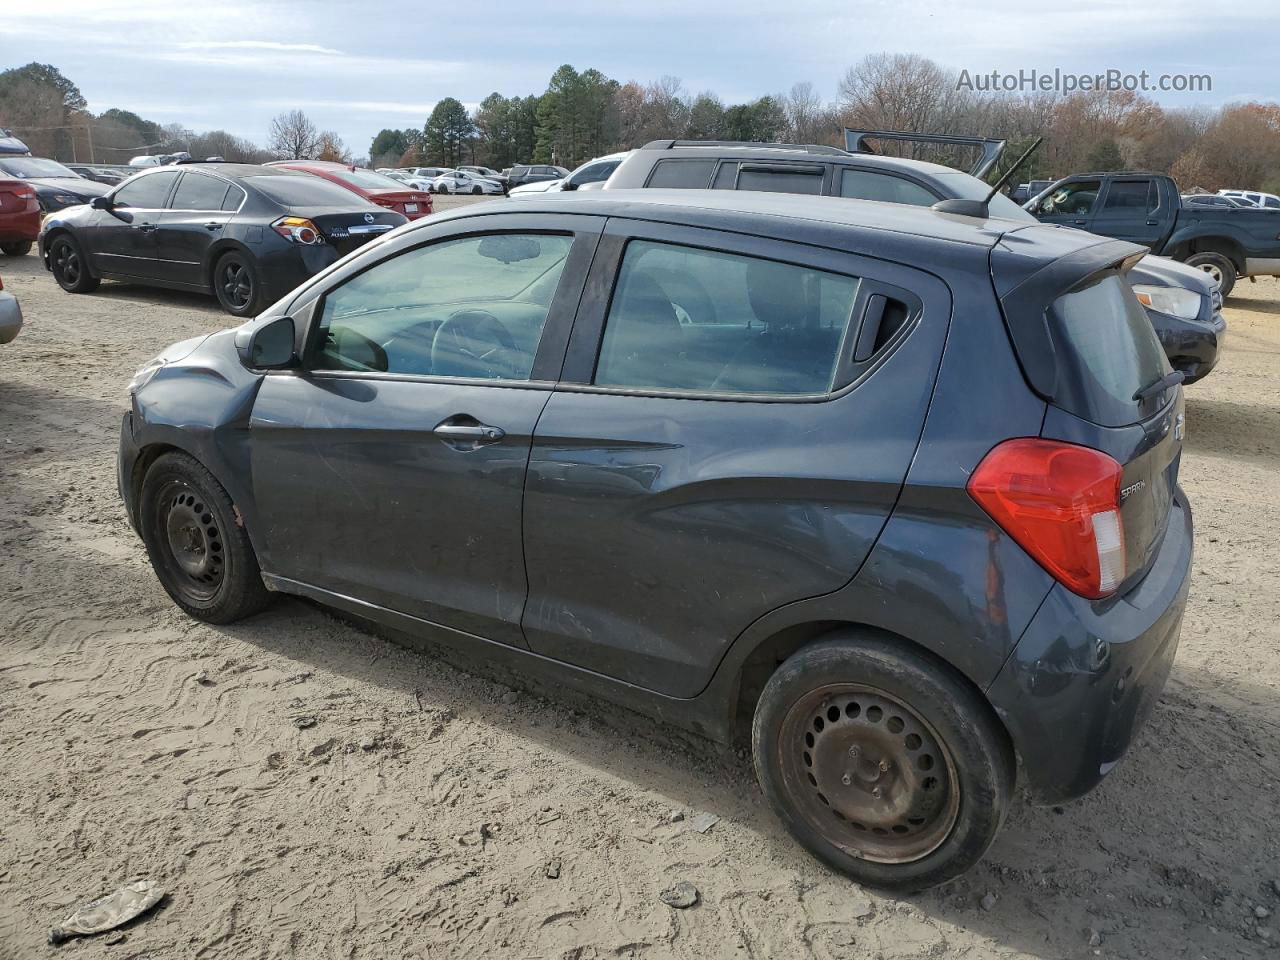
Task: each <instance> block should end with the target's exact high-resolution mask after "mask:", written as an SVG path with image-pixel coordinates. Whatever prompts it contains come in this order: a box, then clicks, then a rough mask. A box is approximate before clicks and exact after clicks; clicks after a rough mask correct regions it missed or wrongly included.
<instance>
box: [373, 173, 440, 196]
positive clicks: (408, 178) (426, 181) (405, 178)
mask: <svg viewBox="0 0 1280 960" xmlns="http://www.w3.org/2000/svg"><path fill="white" fill-rule="evenodd" d="M384 175H385V176H388V177H390V178H391V179H392V180H399V181H400V182H401V183H403V184H404V185H405V186H406V187H411V188H412V189H414V190H421V191H423V192H424V193H430V192H431V180H432V178H431V177H415V176H414V175H413V174H412V173H405V172H404V171H403V170H387V171H386V172H385V174H384Z"/></svg>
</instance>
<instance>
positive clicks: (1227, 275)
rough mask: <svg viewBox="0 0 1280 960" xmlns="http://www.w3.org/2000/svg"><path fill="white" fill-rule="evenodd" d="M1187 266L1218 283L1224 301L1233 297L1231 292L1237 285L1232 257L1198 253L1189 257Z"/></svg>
mask: <svg viewBox="0 0 1280 960" xmlns="http://www.w3.org/2000/svg"><path fill="white" fill-rule="evenodd" d="M1187 266H1189V267H1195V268H1197V269H1198V270H1203V271H1204V272H1205V273H1207V274H1208V275H1209V277H1210V279H1212V280H1213V281H1214V282H1215V283H1217V285H1218V290H1219V291H1221V293H1222V299H1223V300H1225V299H1227V297H1228V296H1230V295H1231V290H1232V288H1233V287H1235V285H1236V266H1235V264H1234V263H1232V262H1231V258H1230V257H1225V256H1223V255H1222V254H1220V253H1196V254H1193V255H1192V256H1190V257H1187Z"/></svg>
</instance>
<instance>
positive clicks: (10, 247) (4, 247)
mask: <svg viewBox="0 0 1280 960" xmlns="http://www.w3.org/2000/svg"><path fill="white" fill-rule="evenodd" d="M0 252H2V253H4V255H5V256H6V257H25V256H26V255H27V254H28V253H30V252H31V241H30V240H15V241H13V242H12V243H0Z"/></svg>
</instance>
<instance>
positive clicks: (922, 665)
mask: <svg viewBox="0 0 1280 960" xmlns="http://www.w3.org/2000/svg"><path fill="white" fill-rule="evenodd" d="M751 738H752V748H753V752H754V755H755V767H756V776H757V778H758V779H759V781H760V786H761V788H762V789H763V791H764V794H765V797H766V798H767V799H768V801H769V804H770V805H771V806H772V807H773V809H774V812H775V813H776V814H777V815H778V817H779V818H780V819H781V820H782V822H783V824H784V825H785V826H786V827H787V829H788V830H789V831H790V832H791V833H792V835H793V836H794V837H795V838H796V839H797V840H799V841H800V843H801V844H803V845H804V846H805V847H807V848H808V849H809V850H810V851H811V852H812V853H814V854H816V855H817V856H818V857H819V858H820V859H822V860H824V861H825V862H826V863H828V864H830V865H831V866H832V867H834V868H835V869H837V870H841V871H843V872H844V873H846V874H848V875H849V876H851V877H853V878H854V879H855V880H857V881H858V882H859V883H863V884H867V885H870V886H876V887H885V888H888V889H892V890H900V891H912V890H920V889H923V888H925V887H931V886H934V885H935V884H939V883H942V882H944V881H946V880H950V879H951V878H953V877H956V876H958V875H960V874H961V873H963V872H964V871H966V870H968V869H969V868H970V867H971V866H973V865H974V864H975V863H977V862H978V860H979V859H981V857H982V855H983V854H984V853H985V852H986V850H987V847H989V846H990V845H991V841H992V840H994V839H995V836H996V834H997V833H998V832H999V830H1000V825H1001V824H1002V823H1003V821H1004V816H1005V813H1006V811H1007V810H1008V807H1009V797H1010V794H1011V792H1012V790H1013V780H1014V766H1013V762H1012V758H1011V755H1010V750H1009V747H1008V745H1007V741H1006V738H1005V736H1004V732H1003V731H1002V730H1001V729H1000V728H999V726H998V725H997V723H996V721H995V720H994V718H993V717H992V715H991V711H990V709H989V708H988V706H987V705H986V704H985V703H984V702H983V701H982V698H981V696H980V695H979V694H978V693H977V692H976V691H974V690H972V689H971V688H970V687H969V686H967V685H966V684H965V683H964V682H962V681H961V680H960V679H958V678H956V677H955V676H953V675H952V674H951V673H950V672H949V671H948V670H947V669H946V668H945V667H943V666H941V665H939V664H937V663H935V662H934V661H933V660H932V659H931V658H929V657H927V656H926V655H924V654H921V653H916V652H914V651H912V650H910V649H906V648H903V647H900V646H899V645H897V644H893V643H890V642H888V641H886V640H883V639H880V638H878V637H872V636H862V635H858V634H848V635H845V636H844V637H842V638H840V639H833V640H830V641H825V642H822V643H818V644H815V645H814V646H811V647H806V648H804V649H802V650H801V651H799V652H798V653H796V654H795V655H794V656H792V657H791V658H790V659H788V660H787V661H785V662H784V663H783V664H782V665H781V666H780V667H779V668H778V669H777V671H776V672H775V673H774V674H773V676H772V677H770V678H769V682H768V683H767V684H766V685H765V688H764V691H763V693H761V695H760V700H759V702H758V703H757V705H756V712H755V721H754V723H753V724H752V731H751Z"/></svg>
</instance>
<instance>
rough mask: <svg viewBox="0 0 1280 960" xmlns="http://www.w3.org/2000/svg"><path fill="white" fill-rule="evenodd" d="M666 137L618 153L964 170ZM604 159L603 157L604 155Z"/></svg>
mask: <svg viewBox="0 0 1280 960" xmlns="http://www.w3.org/2000/svg"><path fill="white" fill-rule="evenodd" d="M665 143H666V141H657V142H656V144H646V145H645V146H643V147H641V148H640V149H639V150H636V151H628V152H624V153H621V154H615V156H621V157H626V156H627V155H628V153H632V152H634V153H640V152H643V153H646V154H662V156H663V157H664V158H665V157H671V158H673V159H674V158H680V159H687V158H699V159H707V160H712V159H715V160H735V159H752V160H762V159H768V160H807V161H809V162H810V163H839V164H849V165H854V166H857V165H863V164H865V163H867V162H868V161H870V162H871V163H872V164H874V165H875V166H877V167H883V168H885V169H888V170H898V171H901V172H903V173H917V174H920V173H924V174H932V175H934V176H939V175H942V174H954V173H964V171H963V170H957V169H956V168H955V167H948V166H946V165H945V164H941V163H931V162H929V161H928V160H911V159H909V158H907V157H891V156H886V155H885V154H883V153H850V152H849V151H848V150H841V149H840V148H838V147H821V148H816V147H810V146H808V145H804V144H786V143H779V144H767V143H758V144H749V143H713V142H709V143H697V144H695V143H680V142H676V143H675V144H674V145H673V146H665V145H663V144H665ZM602 159H603V158H602Z"/></svg>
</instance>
